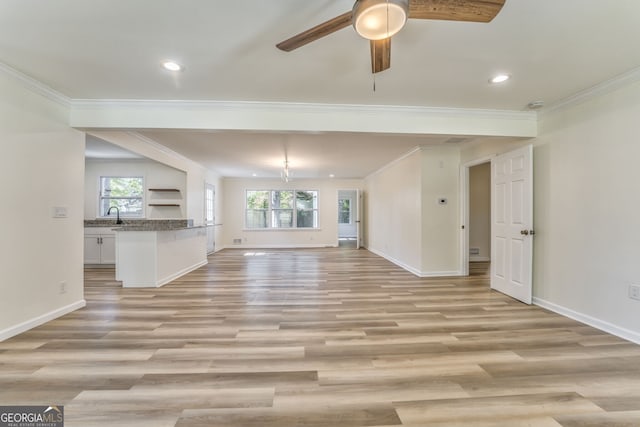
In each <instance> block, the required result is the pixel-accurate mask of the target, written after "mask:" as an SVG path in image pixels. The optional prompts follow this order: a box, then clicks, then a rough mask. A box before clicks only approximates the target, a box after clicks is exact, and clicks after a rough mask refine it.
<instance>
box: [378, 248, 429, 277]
mask: <svg viewBox="0 0 640 427" xmlns="http://www.w3.org/2000/svg"><path fill="white" fill-rule="evenodd" d="M367 250H368V251H369V252H371V253H374V254H376V255H378V256H379V257H382V258H384V259H386V260H387V261H389V262H392V263H394V264H395V265H397V266H398V267H400V268H402V269H405V270H407V271H408V272H409V273H411V274H413V275H415V276H418V277H421V272H420V270H419V269H417V268H414V267H411V266H410V265H408V264H405V263H403V262H402V261H399V260H397V259H395V258H393V257H391V256H389V255H387V254H385V253H384V252H382V251H379V250H377V249H372V248H367Z"/></svg>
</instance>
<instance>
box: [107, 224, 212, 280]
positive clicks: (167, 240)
mask: <svg viewBox="0 0 640 427" xmlns="http://www.w3.org/2000/svg"><path fill="white" fill-rule="evenodd" d="M114 230H115V232H116V280H120V281H122V286H123V287H124V288H158V287H160V286H163V285H165V284H167V283H169V282H171V281H172V280H175V279H177V278H178V277H180V276H183V275H185V274H187V273H189V272H190V271H193V270H195V269H197V268H199V267H202V266H203V265H206V264H207V235H206V229H205V227H180V228H163V227H154V226H153V225H144V226H125V227H120V228H115V229H114Z"/></svg>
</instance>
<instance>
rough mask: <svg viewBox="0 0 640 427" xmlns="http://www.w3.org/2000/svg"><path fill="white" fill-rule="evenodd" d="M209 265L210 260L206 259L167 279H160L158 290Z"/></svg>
mask: <svg viewBox="0 0 640 427" xmlns="http://www.w3.org/2000/svg"><path fill="white" fill-rule="evenodd" d="M207 264H209V260H207V259H206V258H205V259H204V260H203V261H200V262H197V263H195V264H193V265H192V266H189V267H187V268H183V269H182V270H180V271H177V272H175V273H173V274H170V275H169V276H167V277H165V278H163V279H160V280H159V281H158V283H157V285H156V286H157V287H158V288H159V287H160V286H164V285H166V284H167V283H169V282H172V281H174V280H176V279H177V278H179V277H182V276H184V275H185V274H187V273H191V272H192V271H193V270H197V269H198V268H200V267H203V266H205V265H207Z"/></svg>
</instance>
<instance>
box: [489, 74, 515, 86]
mask: <svg viewBox="0 0 640 427" xmlns="http://www.w3.org/2000/svg"><path fill="white" fill-rule="evenodd" d="M510 78H511V74H496V75H495V76H493V77H491V78H490V79H489V83H493V84H498V83H504V82H506V81H507V80H509V79H510Z"/></svg>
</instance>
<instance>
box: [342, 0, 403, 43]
mask: <svg viewBox="0 0 640 427" xmlns="http://www.w3.org/2000/svg"><path fill="white" fill-rule="evenodd" d="M408 15H409V0H359V1H357V2H356V4H355V5H353V27H354V28H355V30H356V32H357V33H358V34H360V35H361V36H362V37H364V38H365V39H368V40H382V39H386V38H389V37H391V36H393V35H394V34H396V33H397V32H398V31H400V30H401V29H402V27H404V24H405V23H406V22H407V17H408Z"/></svg>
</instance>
